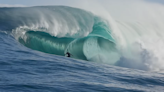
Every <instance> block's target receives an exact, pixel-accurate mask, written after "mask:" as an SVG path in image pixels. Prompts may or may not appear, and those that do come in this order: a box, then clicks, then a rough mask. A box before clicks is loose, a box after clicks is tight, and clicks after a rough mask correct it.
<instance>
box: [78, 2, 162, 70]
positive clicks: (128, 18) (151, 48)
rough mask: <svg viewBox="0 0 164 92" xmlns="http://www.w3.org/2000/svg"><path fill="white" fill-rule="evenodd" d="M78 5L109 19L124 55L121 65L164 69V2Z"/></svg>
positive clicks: (88, 3) (89, 3)
mask: <svg viewBox="0 0 164 92" xmlns="http://www.w3.org/2000/svg"><path fill="white" fill-rule="evenodd" d="M93 3H94V5H93ZM76 4H78V2H77V3H76ZM79 5H81V6H79ZM75 6H76V5H75ZM77 7H80V8H83V9H85V10H89V11H91V12H93V13H94V14H96V15H99V16H101V17H103V18H105V19H107V20H108V22H109V23H110V24H109V25H110V27H111V28H112V36H113V37H114V39H115V40H116V43H117V49H118V50H119V52H120V54H121V55H122V58H121V59H120V63H119V64H118V65H120V66H124V67H131V68H137V69H144V70H151V71H161V72H162V71H163V69H164V51H163V50H162V49H163V47H164V39H163V36H164V31H163V30H164V26H163V24H164V18H163V16H164V6H163V5H162V4H160V3H154V2H150V1H144V0H124V1H121V0H114V1H113V0H103V1H98V0H97V1H93V0H92V1H85V3H84V4H78V5H77Z"/></svg>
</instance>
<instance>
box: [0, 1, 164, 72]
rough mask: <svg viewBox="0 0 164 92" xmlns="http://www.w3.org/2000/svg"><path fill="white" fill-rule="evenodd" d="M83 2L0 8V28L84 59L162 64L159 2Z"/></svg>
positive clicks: (49, 50)
mask: <svg viewBox="0 0 164 92" xmlns="http://www.w3.org/2000/svg"><path fill="white" fill-rule="evenodd" d="M86 2H87V4H86ZM86 2H85V3H84V4H83V3H81V2H80V3H79V1H76V2H74V3H75V4H74V3H73V4H74V5H73V6H75V7H79V8H81V9H79V8H72V7H66V6H44V7H24V8H0V12H2V13H0V30H8V31H10V30H12V33H13V35H14V37H15V38H16V39H17V40H18V41H19V42H20V43H22V44H23V45H25V46H27V47H29V48H32V49H35V50H39V51H42V52H46V53H50V54H56V55H62V56H64V54H65V53H66V52H67V51H69V52H70V53H72V54H73V56H72V57H73V58H78V59H83V60H88V61H97V62H106V63H109V64H115V65H119V66H124V67H131V68H137V69H144V70H145V69H146V70H147V69H150V70H153V71H162V70H163V69H164V65H163V60H164V59H163V53H164V52H163V50H162V48H163V46H164V41H163V36H164V33H163V29H164V27H163V15H164V12H163V9H164V7H163V5H160V4H157V3H156V4H155V3H150V2H146V1H142V0H125V2H122V1H119V0H115V1H113V0H104V2H105V3H104V2H98V3H97V2H96V1H95V0H91V1H86ZM90 2H91V3H90ZM93 3H94V5H93ZM91 6H92V7H91ZM82 9H84V10H82ZM85 10H88V11H90V12H88V11H85ZM91 12H92V13H91Z"/></svg>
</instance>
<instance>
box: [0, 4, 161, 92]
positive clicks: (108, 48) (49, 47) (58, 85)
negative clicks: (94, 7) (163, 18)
mask: <svg viewBox="0 0 164 92" xmlns="http://www.w3.org/2000/svg"><path fill="white" fill-rule="evenodd" d="M142 23H143V22H142ZM142 23H138V22H136V23H133V22H124V21H115V19H111V18H105V17H103V16H99V15H96V14H94V13H93V12H90V11H86V10H84V9H80V8H73V7H68V6H35V7H8V8H2V7H1V8H0V92H164V73H163V71H164V65H163V63H162V62H163V57H162V55H163V54H162V49H160V48H162V46H164V45H163V38H162V35H164V34H162V33H163V32H162V31H161V32H159V31H160V30H158V32H157V31H156V30H154V29H157V27H158V26H159V25H154V26H156V28H154V29H153V28H152V29H151V28H148V26H147V25H145V24H146V23H150V22H146V23H143V24H142ZM114 25H117V27H116V26H114ZM149 26H150V25H149ZM151 27H152V26H151ZM159 28H160V29H161V30H162V29H163V27H159ZM120 29H121V30H120ZM150 29H151V30H150ZM148 31H149V32H148ZM145 33H146V35H145ZM148 33H149V34H148ZM149 37H151V38H152V39H151V40H150V39H147V38H149ZM159 39H161V40H159ZM151 41H154V42H156V44H154V43H151ZM154 45H155V46H154ZM158 49H160V50H158ZM66 52H69V53H71V54H72V55H71V57H66V56H65V54H66Z"/></svg>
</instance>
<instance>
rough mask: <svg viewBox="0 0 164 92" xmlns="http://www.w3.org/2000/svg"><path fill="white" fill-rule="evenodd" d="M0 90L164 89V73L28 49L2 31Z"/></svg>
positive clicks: (138, 91)
mask: <svg viewBox="0 0 164 92" xmlns="http://www.w3.org/2000/svg"><path fill="white" fill-rule="evenodd" d="M0 51H1V54H0V92H163V90H164V74H163V73H154V72H148V71H141V70H135V69H128V68H122V67H117V66H111V65H106V64H101V63H96V62H88V61H82V60H76V59H71V58H67V57H63V56H56V55H51V54H46V53H42V52H39V51H35V50H31V49H29V48H26V47H25V46H23V45H22V44H20V43H19V42H17V41H16V40H15V39H14V38H13V37H12V36H10V35H8V34H6V33H2V32H1V33H0Z"/></svg>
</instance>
